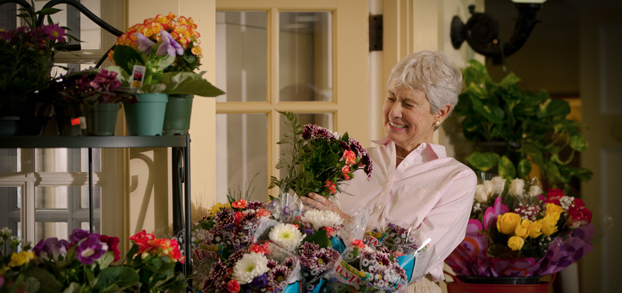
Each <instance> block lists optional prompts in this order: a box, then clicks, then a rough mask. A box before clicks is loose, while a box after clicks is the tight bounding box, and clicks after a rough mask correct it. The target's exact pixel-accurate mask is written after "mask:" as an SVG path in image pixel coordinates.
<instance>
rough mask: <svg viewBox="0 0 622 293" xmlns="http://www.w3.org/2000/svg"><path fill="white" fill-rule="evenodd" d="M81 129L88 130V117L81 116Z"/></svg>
mask: <svg viewBox="0 0 622 293" xmlns="http://www.w3.org/2000/svg"><path fill="white" fill-rule="evenodd" d="M80 129H86V117H84V116H80Z"/></svg>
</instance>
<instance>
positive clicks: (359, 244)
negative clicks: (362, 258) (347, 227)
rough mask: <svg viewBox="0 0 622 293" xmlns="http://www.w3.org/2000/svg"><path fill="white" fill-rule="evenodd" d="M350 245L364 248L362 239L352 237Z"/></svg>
mask: <svg viewBox="0 0 622 293" xmlns="http://www.w3.org/2000/svg"><path fill="white" fill-rule="evenodd" d="M352 245H354V246H356V247H358V248H360V249H365V244H364V243H363V241H362V240H361V239H354V240H352Z"/></svg>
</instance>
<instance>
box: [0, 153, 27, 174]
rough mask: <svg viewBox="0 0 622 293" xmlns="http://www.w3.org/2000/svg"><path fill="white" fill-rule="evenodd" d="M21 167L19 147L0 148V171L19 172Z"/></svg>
mask: <svg viewBox="0 0 622 293" xmlns="http://www.w3.org/2000/svg"><path fill="white" fill-rule="evenodd" d="M21 167H22V166H21V151H20V149H0V173H2V172H20V171H21V170H22V168H21Z"/></svg>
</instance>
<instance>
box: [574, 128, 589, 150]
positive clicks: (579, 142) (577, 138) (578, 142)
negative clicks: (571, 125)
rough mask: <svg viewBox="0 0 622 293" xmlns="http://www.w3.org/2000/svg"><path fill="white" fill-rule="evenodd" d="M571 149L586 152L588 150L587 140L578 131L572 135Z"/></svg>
mask: <svg viewBox="0 0 622 293" xmlns="http://www.w3.org/2000/svg"><path fill="white" fill-rule="evenodd" d="M570 147H571V148H572V149H573V150H575V151H579V152H582V151H585V150H586V149H587V140H586V139H585V137H583V135H581V133H579V132H578V131H576V132H574V133H572V134H570Z"/></svg>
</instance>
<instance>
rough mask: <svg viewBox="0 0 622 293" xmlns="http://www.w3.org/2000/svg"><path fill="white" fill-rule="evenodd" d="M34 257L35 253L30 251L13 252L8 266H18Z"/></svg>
mask: <svg viewBox="0 0 622 293" xmlns="http://www.w3.org/2000/svg"><path fill="white" fill-rule="evenodd" d="M34 258H35V254H34V253H32V252H30V251H22V252H20V253H13V255H11V261H10V262H9V267H12V268H13V267H19V266H21V265H23V264H25V263H27V262H29V261H30V260H31V259H34Z"/></svg>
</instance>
